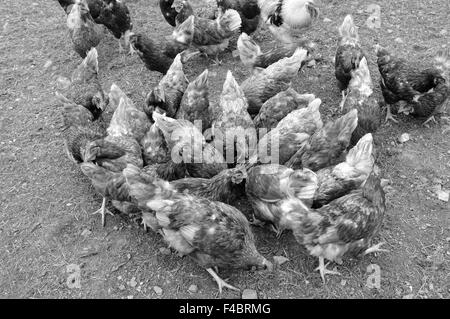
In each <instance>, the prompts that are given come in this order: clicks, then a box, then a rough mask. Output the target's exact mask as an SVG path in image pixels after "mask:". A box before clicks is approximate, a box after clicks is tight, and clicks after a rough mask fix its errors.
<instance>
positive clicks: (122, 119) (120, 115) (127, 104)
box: [85, 84, 150, 225]
mask: <svg viewBox="0 0 450 319" xmlns="http://www.w3.org/2000/svg"><path fill="white" fill-rule="evenodd" d="M110 96H111V100H115V99H116V97H117V96H122V97H121V98H120V103H119V106H118V107H117V109H116V110H115V111H114V114H113V117H112V119H111V122H110V124H109V127H108V129H107V136H106V137H105V138H104V139H100V140H96V141H93V142H91V143H90V144H89V145H88V147H87V150H86V156H85V161H91V162H94V163H96V164H97V165H100V166H102V167H103V168H105V169H107V170H109V171H111V172H118V173H119V172H121V171H123V170H124V169H125V168H126V166H127V164H133V165H135V166H137V167H142V166H143V160H142V151H141V146H140V145H139V143H138V141H140V140H141V139H142V138H143V137H144V135H145V133H146V132H147V131H148V130H149V128H150V121H149V120H148V118H147V115H146V114H145V113H144V112H142V111H140V110H138V109H137V108H136V106H135V105H134V103H133V102H132V101H131V100H130V99H129V98H128V97H127V96H125V94H124V93H123V92H122V91H121V90H120V89H119V87H117V85H115V84H113V85H112V86H111V92H110ZM113 146H114V147H119V148H121V149H122V150H123V151H124V152H125V154H124V155H123V156H121V157H111V156H107V155H105V153H107V154H108V153H109V149H110V148H111V147H113ZM106 199H107V197H103V203H102V207H101V208H100V209H99V210H98V211H97V212H95V213H100V214H101V215H102V224H103V225H104V223H105V213H109V214H111V213H110V212H109V211H108V210H107V209H106V207H105V205H106Z"/></svg>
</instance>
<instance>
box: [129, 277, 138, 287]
mask: <svg viewBox="0 0 450 319" xmlns="http://www.w3.org/2000/svg"><path fill="white" fill-rule="evenodd" d="M128 285H129V286H130V287H131V288H134V287H136V286H137V282H136V278H135V277H133V278H131V280H130V281H129V282H128Z"/></svg>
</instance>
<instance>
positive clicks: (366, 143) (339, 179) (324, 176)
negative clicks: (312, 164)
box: [313, 133, 375, 208]
mask: <svg viewBox="0 0 450 319" xmlns="http://www.w3.org/2000/svg"><path fill="white" fill-rule="evenodd" d="M374 164H375V157H374V155H373V138H372V134H370V133H368V134H366V135H364V136H363V137H362V138H361V139H360V140H359V141H358V143H357V144H356V145H355V146H354V147H353V148H352V149H351V150H350V151H349V152H348V154H347V156H346V158H345V161H344V162H342V163H339V164H337V165H335V166H331V167H326V168H323V169H320V170H318V171H317V172H316V174H317V179H318V185H319V186H318V188H317V190H316V193H315V194H314V200H313V207H314V208H318V207H321V206H323V205H325V204H328V203H329V202H331V201H332V200H334V199H336V198H339V197H342V196H344V195H347V194H348V193H349V192H350V191H352V190H354V189H357V188H359V187H360V186H361V184H362V183H363V182H364V181H365V180H366V179H367V178H368V177H369V174H370V173H371V172H372V170H373V169H374Z"/></svg>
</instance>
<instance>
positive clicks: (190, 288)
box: [188, 285, 198, 294]
mask: <svg viewBox="0 0 450 319" xmlns="http://www.w3.org/2000/svg"><path fill="white" fill-rule="evenodd" d="M188 291H189V292H190V293H192V294H195V293H197V292H198V287H197V285H190V286H189V289H188Z"/></svg>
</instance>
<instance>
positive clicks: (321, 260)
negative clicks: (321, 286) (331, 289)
mask: <svg viewBox="0 0 450 319" xmlns="http://www.w3.org/2000/svg"><path fill="white" fill-rule="evenodd" d="M329 264H330V263H328V264H326V265H325V258H324V257H322V256H320V257H319V267H317V268H316V269H314V270H316V271H317V270H319V272H320V277H322V281H323V283H325V275H326V274H328V275H339V276H340V275H341V273H339V272H337V271H333V270H328V269H327V268H326V267H327V266H328V265H329Z"/></svg>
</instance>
